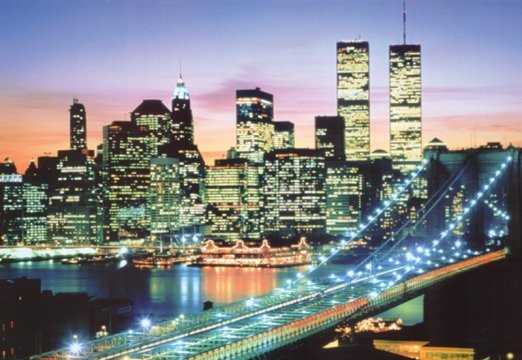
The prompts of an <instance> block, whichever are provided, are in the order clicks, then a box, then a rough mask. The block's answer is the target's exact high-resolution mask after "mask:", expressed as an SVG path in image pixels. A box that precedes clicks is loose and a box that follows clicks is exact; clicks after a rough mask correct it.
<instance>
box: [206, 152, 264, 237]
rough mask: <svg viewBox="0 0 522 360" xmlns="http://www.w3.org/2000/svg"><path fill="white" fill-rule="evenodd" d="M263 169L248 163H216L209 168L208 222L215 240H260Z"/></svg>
mask: <svg viewBox="0 0 522 360" xmlns="http://www.w3.org/2000/svg"><path fill="white" fill-rule="evenodd" d="M260 169H261V168H260V167H259V166H258V165H255V164H252V163H249V162H248V160H246V159H227V160H216V161H215V165H214V166H210V167H208V168H207V177H206V191H207V203H208V211H207V219H208V222H209V224H210V227H211V235H212V237H213V238H217V239H223V240H227V241H234V240H239V239H243V240H259V239H260V236H261V235H260V225H261V216H260V203H261V199H260Z"/></svg>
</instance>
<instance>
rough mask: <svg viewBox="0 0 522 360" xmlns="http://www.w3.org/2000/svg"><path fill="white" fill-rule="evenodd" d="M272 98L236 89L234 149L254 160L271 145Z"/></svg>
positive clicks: (267, 94) (258, 159)
mask: <svg viewBox="0 0 522 360" xmlns="http://www.w3.org/2000/svg"><path fill="white" fill-rule="evenodd" d="M273 103H274V97H273V95H272V94H269V93H266V92H264V91H261V89H260V88H255V89H253V90H237V91H236V117H237V120H236V121H237V122H236V151H237V153H238V156H239V157H240V158H243V159H247V160H250V161H252V162H254V163H261V162H263V156H264V154H265V153H266V152H268V151H271V150H272V149H273V148H274V140H273V137H274V123H273V121H272V119H273V115H274V106H273Z"/></svg>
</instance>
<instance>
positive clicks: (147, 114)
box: [131, 100, 172, 146]
mask: <svg viewBox="0 0 522 360" xmlns="http://www.w3.org/2000/svg"><path fill="white" fill-rule="evenodd" d="M131 121H132V122H133V123H135V124H136V125H137V126H145V127H147V129H149V131H150V133H151V135H153V137H154V138H155V139H156V145H157V146H159V145H164V144H168V143H169V142H170V137H171V125H172V121H171V119H170V110H169V109H168V108H167V107H166V106H165V105H164V104H163V103H162V102H161V100H143V102H142V103H141V104H140V105H139V106H138V107H137V108H136V109H134V111H133V112H132V113H131Z"/></svg>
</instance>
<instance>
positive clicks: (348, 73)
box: [337, 40, 370, 160]
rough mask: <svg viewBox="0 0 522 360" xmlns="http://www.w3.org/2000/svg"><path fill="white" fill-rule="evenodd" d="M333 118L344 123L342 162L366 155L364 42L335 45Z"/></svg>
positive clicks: (367, 67) (367, 65) (367, 97)
mask: <svg viewBox="0 0 522 360" xmlns="http://www.w3.org/2000/svg"><path fill="white" fill-rule="evenodd" d="M337 115H339V116H342V117H343V118H344V121H345V131H344V138H345V154H346V160H366V159H367V158H368V156H369V155H370V56H369V45H368V42H367V41H358V40H355V41H348V42H338V43H337Z"/></svg>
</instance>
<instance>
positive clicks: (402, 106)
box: [390, 45, 422, 172]
mask: <svg viewBox="0 0 522 360" xmlns="http://www.w3.org/2000/svg"><path fill="white" fill-rule="evenodd" d="M390 155H391V157H392V161H393V167H394V168H395V169H397V170H400V171H402V172H408V171H411V170H413V169H414V168H415V166H417V165H418V164H420V162H421V160H422V122H421V47H420V45H392V46H390Z"/></svg>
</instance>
